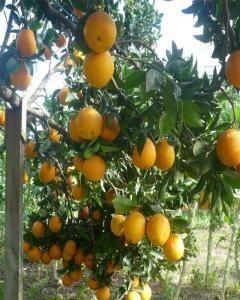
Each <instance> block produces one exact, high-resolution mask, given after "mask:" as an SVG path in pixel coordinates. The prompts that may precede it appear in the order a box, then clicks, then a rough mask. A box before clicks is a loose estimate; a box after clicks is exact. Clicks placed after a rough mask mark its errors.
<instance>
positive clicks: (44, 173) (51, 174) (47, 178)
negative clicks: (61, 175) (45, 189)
mask: <svg viewBox="0 0 240 300" xmlns="http://www.w3.org/2000/svg"><path fill="white" fill-rule="evenodd" d="M55 176H56V169H55V167H54V166H53V165H51V164H50V163H48V162H45V163H43V164H42V165H41V167H40V170H39V179H40V180H41V181H42V182H43V183H49V182H51V181H53V180H54V178H55Z"/></svg>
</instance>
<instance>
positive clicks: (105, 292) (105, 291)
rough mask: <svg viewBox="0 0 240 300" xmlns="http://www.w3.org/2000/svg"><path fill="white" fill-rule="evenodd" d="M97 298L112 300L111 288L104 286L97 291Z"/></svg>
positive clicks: (99, 299)
mask: <svg viewBox="0 0 240 300" xmlns="http://www.w3.org/2000/svg"><path fill="white" fill-rule="evenodd" d="M96 297H97V299H98V300H110V297H111V293H110V289H109V287H107V286H104V287H100V288H99V289H97V291H96Z"/></svg>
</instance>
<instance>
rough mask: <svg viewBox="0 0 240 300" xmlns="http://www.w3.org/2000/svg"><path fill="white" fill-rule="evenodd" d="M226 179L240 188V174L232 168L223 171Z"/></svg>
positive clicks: (236, 187)
mask: <svg viewBox="0 0 240 300" xmlns="http://www.w3.org/2000/svg"><path fill="white" fill-rule="evenodd" d="M223 178H224V180H225V181H226V182H227V183H228V184H229V185H230V186H231V187H233V188H235V189H240V175H239V173H237V172H235V171H232V170H225V171H223Z"/></svg>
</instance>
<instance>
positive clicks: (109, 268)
mask: <svg viewBox="0 0 240 300" xmlns="http://www.w3.org/2000/svg"><path fill="white" fill-rule="evenodd" d="M113 272H115V266H114V263H113V262H112V261H111V260H110V261H108V263H107V267H106V273H108V274H111V273H113Z"/></svg>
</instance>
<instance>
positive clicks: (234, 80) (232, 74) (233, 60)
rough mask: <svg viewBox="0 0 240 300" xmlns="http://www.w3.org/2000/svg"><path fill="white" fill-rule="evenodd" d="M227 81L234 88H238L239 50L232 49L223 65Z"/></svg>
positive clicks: (239, 77) (239, 81) (239, 74)
mask: <svg viewBox="0 0 240 300" xmlns="http://www.w3.org/2000/svg"><path fill="white" fill-rule="evenodd" d="M225 76H226V79H227V81H228V82H229V83H230V84H231V85H233V86H234V87H236V88H240V50H236V51H234V52H233V53H232V54H231V55H230V56H229V58H228V60H227V62H226V66H225Z"/></svg>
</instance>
